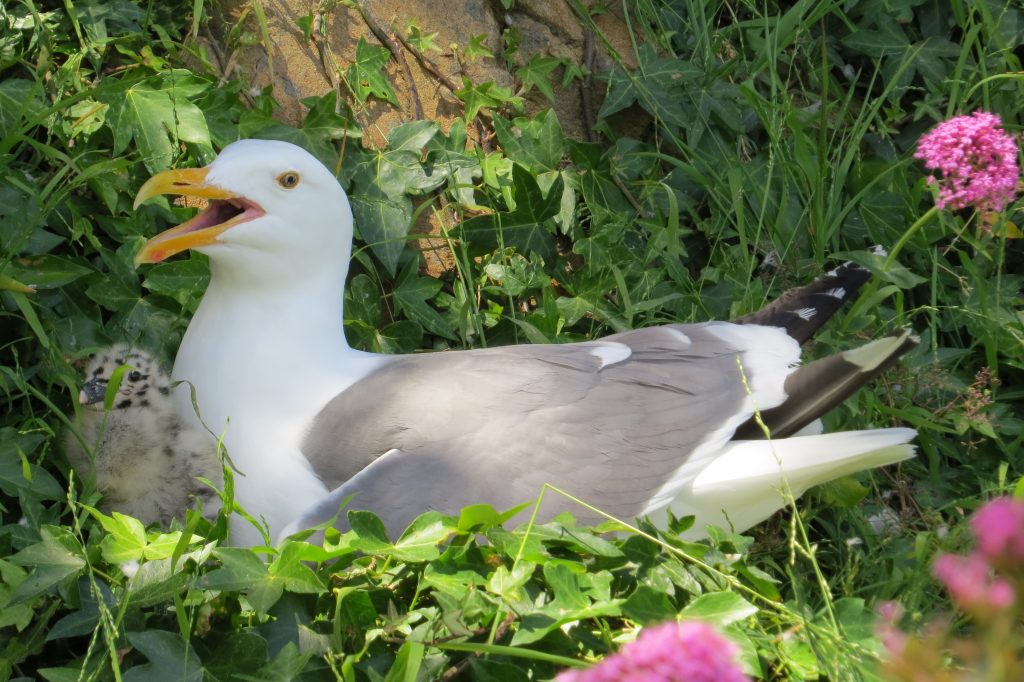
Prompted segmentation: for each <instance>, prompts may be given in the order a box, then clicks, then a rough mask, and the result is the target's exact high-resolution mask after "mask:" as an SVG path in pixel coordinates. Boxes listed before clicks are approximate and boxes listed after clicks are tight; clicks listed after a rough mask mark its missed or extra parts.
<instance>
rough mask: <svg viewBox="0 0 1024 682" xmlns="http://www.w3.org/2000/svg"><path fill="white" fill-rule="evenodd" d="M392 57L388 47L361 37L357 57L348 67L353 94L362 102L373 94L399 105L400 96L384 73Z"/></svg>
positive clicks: (357, 45)
mask: <svg viewBox="0 0 1024 682" xmlns="http://www.w3.org/2000/svg"><path fill="white" fill-rule="evenodd" d="M389 59H391V53H390V52H388V49H387V48H386V47H381V46H380V45H371V44H370V43H368V42H366V38H360V39H359V42H358V43H357V44H356V59H355V61H354V62H352V65H351V66H349V67H348V73H347V77H348V83H349V86H350V87H351V88H352V91H353V94H355V96H356V99H358V100H359V101H360V102H365V101H366V100H367V99H369V98H370V97H371V96H372V97H376V98H378V99H382V100H384V101H385V102H388V103H390V104H392V105H393V106H396V107H397V106H398V98H397V97H396V96H395V91H394V89H393V88H392V87H391V82H390V81H389V80H388V77H387V75H386V74H385V73H384V66H385V64H387V63H388V60H389Z"/></svg>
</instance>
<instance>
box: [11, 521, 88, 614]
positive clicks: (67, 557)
mask: <svg viewBox="0 0 1024 682" xmlns="http://www.w3.org/2000/svg"><path fill="white" fill-rule="evenodd" d="M39 533H40V535H41V536H42V541H41V542H38V543H36V544H34V545H29V546H28V547H26V548H25V549H23V550H21V551H20V552H18V553H17V554H15V555H13V556H11V557H10V561H11V563H14V564H18V565H19V566H31V567H33V569H34V570H33V571H32V573H31V574H30V575H29V576H28V577H27V578H25V580H23V581H22V582H21V584H19V585H18V586H17V588H15V590H14V593H13V594H12V595H11V599H10V602H9V603H10V604H11V605H17V604H20V603H21V602H23V601H26V600H29V599H32V598H33V597H36V596H38V595H40V594H42V593H43V592H45V591H46V590H48V589H50V588H51V587H53V586H54V585H56V584H57V583H59V582H61V581H62V580H65V579H66V578H70V577H71V576H74V575H78V574H79V573H80V572H81V571H82V569H84V568H85V558H84V552H83V550H82V546H81V544H80V543H79V542H78V540H77V539H76V538H75V537H74V536H73V535H72V534H71V531H69V530H68V529H67V528H58V527H56V526H42V527H41V528H40V529H39Z"/></svg>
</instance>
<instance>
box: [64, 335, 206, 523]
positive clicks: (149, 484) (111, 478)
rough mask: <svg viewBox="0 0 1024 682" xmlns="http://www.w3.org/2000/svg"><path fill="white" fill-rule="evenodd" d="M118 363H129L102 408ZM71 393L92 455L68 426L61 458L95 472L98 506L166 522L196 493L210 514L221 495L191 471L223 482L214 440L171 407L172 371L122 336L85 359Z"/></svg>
mask: <svg viewBox="0 0 1024 682" xmlns="http://www.w3.org/2000/svg"><path fill="white" fill-rule="evenodd" d="M122 365H128V368H127V370H126V371H125V372H124V373H123V374H122V376H121V384H120V386H119V387H118V390H117V395H116V397H115V398H114V402H113V405H112V407H111V410H110V411H109V412H107V411H105V410H104V405H103V403H104V396H105V394H106V391H107V385H108V383H109V382H110V380H111V377H112V375H113V373H114V371H115V370H117V368H118V367H120V366H122ZM78 400H79V402H80V403H81V405H82V409H81V410H80V416H79V418H78V419H77V421H76V428H77V430H78V431H79V433H80V434H81V435H82V438H83V440H84V441H85V443H86V444H87V445H88V446H89V448H90V449H91V451H92V454H93V455H94V456H91V455H90V452H89V451H87V450H86V449H85V448H83V447H82V443H81V442H80V441H79V439H78V438H76V437H75V435H74V434H73V433H72V432H71V431H68V432H67V433H66V434H65V447H66V452H67V455H68V461H69V462H70V463H71V465H72V466H73V467H74V468H75V469H76V470H77V471H78V473H79V475H81V476H83V477H90V476H95V484H96V488H97V489H98V490H100V491H101V492H103V503H102V508H103V509H104V510H105V511H108V512H110V511H118V512H121V513H124V514H129V515H131V516H134V517H136V518H138V519H139V520H140V521H142V522H143V523H145V524H147V525H148V524H150V523H153V522H154V521H159V522H160V523H161V524H162V525H166V524H168V523H169V522H170V520H171V519H172V518H178V519H183V518H184V516H185V510H186V509H187V508H189V507H191V506H192V505H193V504H194V502H195V499H196V498H199V499H200V500H202V503H203V515H204V516H206V517H207V518H211V519H212V518H213V517H215V516H216V514H217V512H218V511H219V510H220V507H221V500H220V497H219V496H218V495H217V493H216V492H215V491H214V490H213V489H211V488H210V487H209V486H207V485H206V484H204V483H201V482H200V481H199V480H197V478H196V477H197V476H203V477H205V478H207V479H209V480H210V481H212V482H213V483H214V484H215V485H217V486H221V485H222V472H221V465H220V461H219V459H218V458H217V453H216V446H215V444H214V443H213V439H212V437H211V436H210V435H209V434H207V433H205V432H203V431H201V430H199V429H197V428H195V427H193V426H190V425H189V424H188V423H187V422H186V421H185V420H184V419H183V418H182V417H181V416H180V415H179V414H177V412H176V411H175V408H174V403H173V402H172V400H171V377H170V375H169V374H168V373H167V372H166V371H165V370H164V369H163V368H161V367H160V364H159V363H158V362H157V361H156V359H155V358H153V356H152V355H150V354H148V353H146V352H145V351H141V350H138V349H135V348H132V347H131V346H128V345H126V344H116V345H114V346H111V347H110V348H107V349H105V350H103V351H101V352H99V353H97V354H96V355H94V356H93V357H92V358H91V359H90V361H89V364H88V365H87V367H86V381H85V383H84V384H83V386H82V391H81V393H80V394H79V397H78Z"/></svg>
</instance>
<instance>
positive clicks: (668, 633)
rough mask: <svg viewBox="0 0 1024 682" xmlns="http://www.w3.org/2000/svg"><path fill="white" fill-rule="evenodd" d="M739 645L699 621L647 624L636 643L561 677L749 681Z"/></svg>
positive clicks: (600, 681)
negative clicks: (738, 656)
mask: <svg viewBox="0 0 1024 682" xmlns="http://www.w3.org/2000/svg"><path fill="white" fill-rule="evenodd" d="M736 653H737V648H736V645H735V644H733V643H732V642H730V641H729V640H728V639H726V638H725V637H723V636H722V635H720V634H719V633H718V632H717V631H716V630H715V629H714V628H713V627H711V626H710V625H708V624H707V623H702V622H700V621H687V622H683V623H676V622H669V623H662V624H661V625H657V626H654V627H649V628H644V630H643V632H641V633H640V636H639V637H638V638H637V639H636V641H635V642H632V643H630V644H627V645H626V646H624V647H622V650H621V651H619V652H618V653H616V654H612V655H611V656H608V657H607V658H605V659H604V660H602V661H601V662H599V663H597V664H595V665H594V666H592V667H590V668H587V669H586V670H566V671H565V672H563V673H561V674H560V675H559V676H558V677H557V678H555V679H556V682H749V681H750V678H749V677H747V676H746V675H744V674H743V671H742V670H740V668H739V666H738V665H737V664H736V662H735V657H736Z"/></svg>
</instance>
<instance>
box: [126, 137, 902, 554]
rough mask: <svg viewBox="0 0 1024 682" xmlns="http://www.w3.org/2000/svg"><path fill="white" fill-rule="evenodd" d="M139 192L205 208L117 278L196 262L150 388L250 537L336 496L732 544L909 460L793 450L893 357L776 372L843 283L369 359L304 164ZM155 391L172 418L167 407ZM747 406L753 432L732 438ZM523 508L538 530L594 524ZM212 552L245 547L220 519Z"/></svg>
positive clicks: (889, 346) (873, 352)
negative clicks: (352, 330) (222, 539)
mask: <svg viewBox="0 0 1024 682" xmlns="http://www.w3.org/2000/svg"><path fill="white" fill-rule="evenodd" d="M162 194H172V195H182V196H188V197H202V198H205V199H207V200H209V205H208V206H207V207H206V208H205V209H204V210H202V211H201V212H200V213H199V214H198V215H196V216H195V217H194V218H192V219H191V220H189V221H188V222H186V223H184V224H182V225H180V226H178V227H174V228H171V229H169V230H167V231H165V232H163V233H161V234H159V235H157V236H156V237H154V238H152V239H150V240H149V241H148V242H147V243H146V244H145V245H144V246H143V247H142V249H141V250H140V251H139V253H138V254H137V256H136V262H137V263H156V262H159V261H162V260H164V259H165V258H168V257H169V256H172V255H174V254H176V253H179V252H181V251H183V250H185V249H194V250H197V251H200V252H202V253H205V254H206V255H208V256H209V260H210V270H211V279H210V284H209V287H208V289H207V291H206V294H205V296H204V297H203V299H202V301H201V303H200V305H199V308H198V310H197V311H196V314H195V316H194V317H193V318H192V320H191V322H190V324H189V326H188V330H187V332H186V333H185V337H184V339H183V341H182V344H181V347H180V349H179V350H178V355H177V359H176V361H175V364H174V371H173V375H174V377H175V378H176V379H179V380H184V381H187V382H190V383H191V384H192V385H193V386H194V387H195V395H196V399H197V404H198V407H199V413H200V415H201V417H202V419H203V420H204V421H205V423H206V424H207V425H208V426H209V427H210V428H211V429H212V430H213V431H214V432H217V433H220V434H223V437H224V442H225V444H226V446H227V449H228V453H229V454H230V456H231V458H232V461H233V462H234V464H235V465H236V466H237V468H238V470H239V471H240V472H241V474H242V476H240V477H239V478H237V479H236V492H235V494H236V500H237V501H238V502H239V503H240V505H241V506H242V507H243V508H245V509H247V510H248V511H249V512H250V513H252V514H254V515H257V516H262V517H263V519H264V520H265V522H266V524H267V527H268V529H269V532H270V537H272V538H273V537H280V536H281V535H282V534H285V533H289V532H292V531H297V530H300V529H302V528H304V527H307V526H311V525H314V524H316V523H320V522H323V521H326V520H329V519H330V518H332V516H334V515H336V514H337V513H338V509H339V506H340V505H341V503H342V502H343V501H344V500H346V499H347V498H348V497H349V496H350V495H354V497H352V500H351V504H350V508H359V509H369V510H372V511H373V512H375V513H376V514H377V515H379V516H380V517H381V519H382V520H383V522H384V524H385V526H386V527H387V529H388V531H389V532H390V533H392V534H394V533H398V532H401V531H402V530H403V529H404V528H405V526H406V525H407V524H408V523H409V522H410V521H411V520H412V519H414V518H415V517H416V516H417V515H418V514H420V513H422V512H423V511H426V510H428V509H436V510H439V511H441V512H444V513H457V512H458V510H459V509H460V508H461V507H464V506H466V505H469V504H473V503H480V502H486V503H490V504H491V505H492V506H494V507H495V508H498V509H501V508H511V507H513V506H516V505H518V504H520V503H523V502H526V501H530V500H535V499H536V498H537V497H538V495H539V494H540V492H541V490H542V488H543V485H544V484H545V483H547V484H550V485H553V486H556V487H557V488H559V489H562V490H564V491H566V492H568V493H570V494H571V495H574V496H576V497H578V498H579V499H581V500H584V501H586V502H587V503H589V504H591V505H593V506H594V507H597V508H598V509H601V510H602V511H604V512H607V513H609V514H612V515H614V516H616V517H619V518H623V519H632V518H635V517H637V516H640V515H650V516H651V517H652V518H653V519H654V520H656V521H664V519H665V517H666V515H667V512H668V511H669V510H671V512H672V513H674V514H675V515H676V516H682V515H688V514H693V515H695V516H696V523H695V524H694V526H693V527H692V529H691V531H690V535H691V536H695V537H697V536H700V535H702V534H703V532H704V526H705V524H708V523H715V524H719V525H723V526H728V525H731V526H732V527H734V528H735V529H737V530H743V529H746V528H749V527H750V526H752V525H754V524H756V523H758V522H760V521H762V520H763V519H765V518H767V517H768V516H769V515H771V514H772V513H773V512H774V511H776V510H777V509H779V508H781V507H782V506H784V505H785V500H786V495H785V494H784V491H787V490H788V491H789V493H791V494H792V495H794V496H798V495H800V494H802V493H803V492H804V491H805V490H807V489H808V488H809V487H811V486H813V485H816V484H818V483H821V482H824V481H828V480H831V479H834V478H836V477H839V476H843V475H846V474H849V473H852V472H856V471H860V470H863V469H867V468H870V467H876V466H880V465H884V464H889V463H893V462H897V461H900V460H903V459H906V458H908V457H911V456H913V454H914V448H913V446H912V445H910V444H909V441H910V440H912V439H913V437H914V436H915V435H916V434H915V432H914V431H913V430H912V429H907V428H886V429H873V430H865V431H847V432H838V433H827V434H812V435H803V434H804V433H807V432H808V428H812V427H813V424H814V423H815V422H816V420H818V418H819V417H820V416H821V414H822V413H823V412H825V411H826V410H828V409H830V408H831V407H833V406H834V405H836V404H837V403H839V402H840V401H841V400H843V399H845V398H846V397H847V396H849V395H850V394H851V393H853V392H854V391H855V390H856V389H857V388H858V387H859V386H861V385H862V384H863V383H864V382H866V381H867V380H869V379H870V378H872V377H873V376H875V375H876V374H877V373H878V372H880V371H881V370H883V369H884V368H886V367H888V366H890V365H891V364H892V363H893V362H894V361H895V360H896V359H897V358H898V357H899V355H901V354H902V353H904V352H905V351H906V350H908V349H909V348H910V347H911V346H912V345H913V344H914V343H915V339H914V337H912V336H911V335H910V334H909V332H906V331H904V332H898V333H895V334H892V335H890V336H887V337H884V338H881V339H879V340H876V341H874V342H871V343H868V344H867V345H864V346H861V347H860V348H857V349H854V350H849V351H845V352H843V353H839V354H837V355H834V356H831V357H828V358H824V359H822V360H818V361H816V362H812V363H809V364H807V365H804V366H802V367H801V366H799V358H800V343H799V341H802V340H804V339H805V338H807V337H809V335H810V334H811V333H813V331H814V330H815V329H817V328H818V327H820V326H821V324H822V323H823V322H824V321H825V318H827V316H828V314H830V312H834V310H835V309H836V308H837V307H838V305H839V304H840V303H841V302H842V301H843V300H845V299H847V298H848V297H849V295H850V294H851V293H852V291H853V290H855V289H856V287H857V286H859V284H860V283H862V282H863V279H864V278H865V276H864V271H862V270H860V269H859V268H857V267H855V266H845V269H844V268H839V269H837V270H835V271H833V272H831V273H829V274H827V275H825V276H823V277H822V278H820V279H819V280H817V281H816V282H814V283H812V284H811V285H808V286H807V287H805V288H802V289H797V290H795V291H794V292H792V293H791V294H789V295H788V296H787V297H784V299H783V300H782V301H781V302H779V303H777V304H775V305H772V306H769V307H768V308H766V309H765V310H764V311H762V312H761V313H756V314H754V315H752V316H749V317H748V318H747V319H743V320H740V322H744V323H745V324H736V323H729V322H707V323H701V324H671V325H665V326H660V327H651V328H646V329H637V330H634V331H628V332H625V333H620V334H615V335H614V336H610V337H607V338H604V339H601V340H598V341H588V342H582V343H572V344H564V345H518V346H508V347H498V348H486V349H475V350H463V351H447V352H438V353H423V354H413V355H398V356H387V355H379V354H372V353H366V352H362V351H359V350H355V349H353V348H351V347H350V346H349V345H348V343H347V341H346V339H345V335H344V331H343V325H342V321H343V315H342V302H343V287H344V285H345V277H346V274H347V271H348V264H349V258H350V255H351V247H352V235H353V220H352V213H351V211H350V209H349V203H348V199H347V196H346V194H345V192H344V190H343V189H342V188H341V186H340V185H339V184H338V181H337V179H336V177H335V175H334V173H332V172H331V171H330V170H328V169H327V168H326V167H325V166H323V165H322V164H321V163H320V162H319V161H317V160H316V159H315V158H314V157H313V156H312V155H310V154H309V153H307V152H306V151H304V150H302V149H301V148H299V147H296V146H294V145H291V144H288V143H284V142H277V141H268V140H241V141H238V142H235V143H232V144H230V145H228V146H227V147H225V148H224V149H223V151H221V153H220V154H219V156H218V157H217V158H216V159H215V160H214V162H213V163H212V164H210V165H209V166H207V167H205V168H198V169H178V170H169V171H165V172H162V173H159V174H158V175H156V176H154V177H152V178H150V179H149V180H148V181H147V182H146V183H145V184H144V185H143V186H142V188H141V189H140V190H139V193H138V195H137V197H136V200H135V205H136V207H138V206H139V205H140V204H142V203H143V202H145V201H147V200H148V199H150V198H152V197H155V196H157V195H162ZM815 301H817V303H815ZM787 329H789V330H790V331H787ZM176 398H177V399H178V400H179V402H180V409H181V410H183V411H187V410H192V406H191V397H190V395H189V392H188V391H187V390H180V391H179V392H178V393H177V394H176ZM755 411H763V414H764V416H765V419H766V420H767V425H768V427H769V428H770V429H771V438H770V439H765V438H764V435H763V433H762V432H761V429H760V428H758V427H756V426H752V418H753V417H754V414H755ZM801 429H803V431H801ZM794 434H797V435H794ZM737 436H739V438H738V437H737ZM544 499H545V502H544V506H543V508H542V510H541V512H542V517H550V516H552V515H553V514H555V513H559V512H562V511H571V512H572V513H574V514H575V515H576V516H577V518H579V519H581V520H582V521H595V520H597V519H598V518H600V517H597V516H595V515H594V514H592V513H591V512H589V511H588V510H586V509H585V508H583V507H580V506H579V505H576V504H575V503H573V502H571V501H570V500H568V499H567V498H565V497H563V496H561V495H558V494H547V495H545V498H544ZM345 519H346V517H345V514H344V513H343V514H341V515H340V517H339V520H338V525H339V527H342V528H344V527H345V523H346V520H345ZM232 541H233V542H235V543H238V544H247V545H256V544H260V543H261V542H263V538H262V536H261V533H260V532H258V531H257V530H256V529H255V528H253V527H252V526H251V525H250V524H248V523H246V522H242V521H238V520H237V519H234V520H233V524H232Z"/></svg>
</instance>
